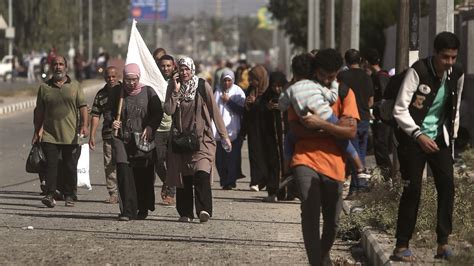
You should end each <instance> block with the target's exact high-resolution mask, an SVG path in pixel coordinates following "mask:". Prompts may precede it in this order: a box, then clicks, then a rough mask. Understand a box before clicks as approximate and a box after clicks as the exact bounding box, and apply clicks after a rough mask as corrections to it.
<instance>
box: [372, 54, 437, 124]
mask: <svg viewBox="0 0 474 266" xmlns="http://www.w3.org/2000/svg"><path fill="white" fill-rule="evenodd" d="M414 66H415V65H413V66H412V67H414ZM416 66H417V67H416V70H417V72H418V76H422V75H423V76H426V75H428V74H429V73H428V69H427V67H426V65H425V63H424V62H419V63H418V64H416ZM407 71H408V69H405V70H404V71H403V72H401V73H398V74H396V75H394V76H392V77H390V80H389V81H388V83H387V86H386V87H385V91H384V94H383V99H382V102H381V103H380V105H379V107H378V117H379V118H380V120H381V121H382V122H383V123H385V124H388V125H390V126H393V127H396V126H397V122H396V121H395V118H394V117H393V108H394V107H395V101H396V100H397V96H398V92H399V91H400V87H401V86H402V83H403V80H404V79H405V76H406V74H407Z"/></svg>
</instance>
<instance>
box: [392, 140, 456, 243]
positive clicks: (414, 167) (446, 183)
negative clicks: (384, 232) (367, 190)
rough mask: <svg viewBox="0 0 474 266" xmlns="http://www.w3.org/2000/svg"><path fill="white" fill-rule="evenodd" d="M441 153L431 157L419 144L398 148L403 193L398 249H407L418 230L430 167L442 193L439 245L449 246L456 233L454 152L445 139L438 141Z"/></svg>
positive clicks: (408, 144)
mask: <svg viewBox="0 0 474 266" xmlns="http://www.w3.org/2000/svg"><path fill="white" fill-rule="evenodd" d="M438 139H439V140H437V141H436V142H437V144H438V147H439V148H440V150H439V151H438V152H436V153H431V154H427V153H425V152H423V150H422V149H421V148H420V146H419V145H418V144H417V143H415V142H409V143H403V144H402V143H401V144H400V145H399V147H398V158H399V160H400V172H401V174H402V180H403V193H402V196H401V198H400V205H399V209H398V221H397V232H396V238H397V247H401V246H406V247H408V243H409V241H410V239H411V236H412V234H413V231H414V230H415V224H416V218H417V214H418V206H419V204H420V195H421V184H422V174H423V169H424V168H425V165H426V163H427V162H428V165H429V166H430V168H431V170H432V171H433V176H434V182H435V186H436V191H437V193H438V211H437V224H436V234H437V238H438V239H437V242H438V244H440V245H442V244H446V243H447V242H448V236H449V234H451V232H452V220H453V219H452V217H453V202H454V182H453V159H452V157H451V149H450V148H448V147H447V146H446V144H445V143H444V141H443V140H442V138H438Z"/></svg>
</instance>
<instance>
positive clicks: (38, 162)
mask: <svg viewBox="0 0 474 266" xmlns="http://www.w3.org/2000/svg"><path fill="white" fill-rule="evenodd" d="M45 164H46V156H45V155H44V152H43V149H42V148H41V145H40V144H39V143H35V144H33V146H32V147H31V150H30V154H29V155H28V159H26V166H25V170H26V172H27V173H39V172H40V170H41V169H42V168H43V167H44V165H45Z"/></svg>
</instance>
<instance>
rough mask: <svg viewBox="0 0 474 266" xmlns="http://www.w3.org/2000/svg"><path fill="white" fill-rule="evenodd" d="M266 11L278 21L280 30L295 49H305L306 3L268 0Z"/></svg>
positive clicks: (303, 1) (306, 29) (306, 27)
mask: <svg viewBox="0 0 474 266" xmlns="http://www.w3.org/2000/svg"><path fill="white" fill-rule="evenodd" d="M268 11H270V12H271V13H272V15H273V18H274V19H276V20H278V22H279V23H280V28H282V29H283V30H285V32H286V34H287V35H288V36H289V37H290V42H291V43H293V44H294V45H295V46H296V47H300V48H303V47H306V44H307V36H308V33H307V32H308V25H307V21H308V1H307V0H298V1H285V0H270V1H269V3H268Z"/></svg>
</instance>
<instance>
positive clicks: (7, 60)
mask: <svg viewBox="0 0 474 266" xmlns="http://www.w3.org/2000/svg"><path fill="white" fill-rule="evenodd" d="M12 59H13V56H12V55H6V56H4V57H3V59H2V61H1V62H0V78H2V79H3V80H4V81H7V80H11V79H12V74H13V72H12Z"/></svg>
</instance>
